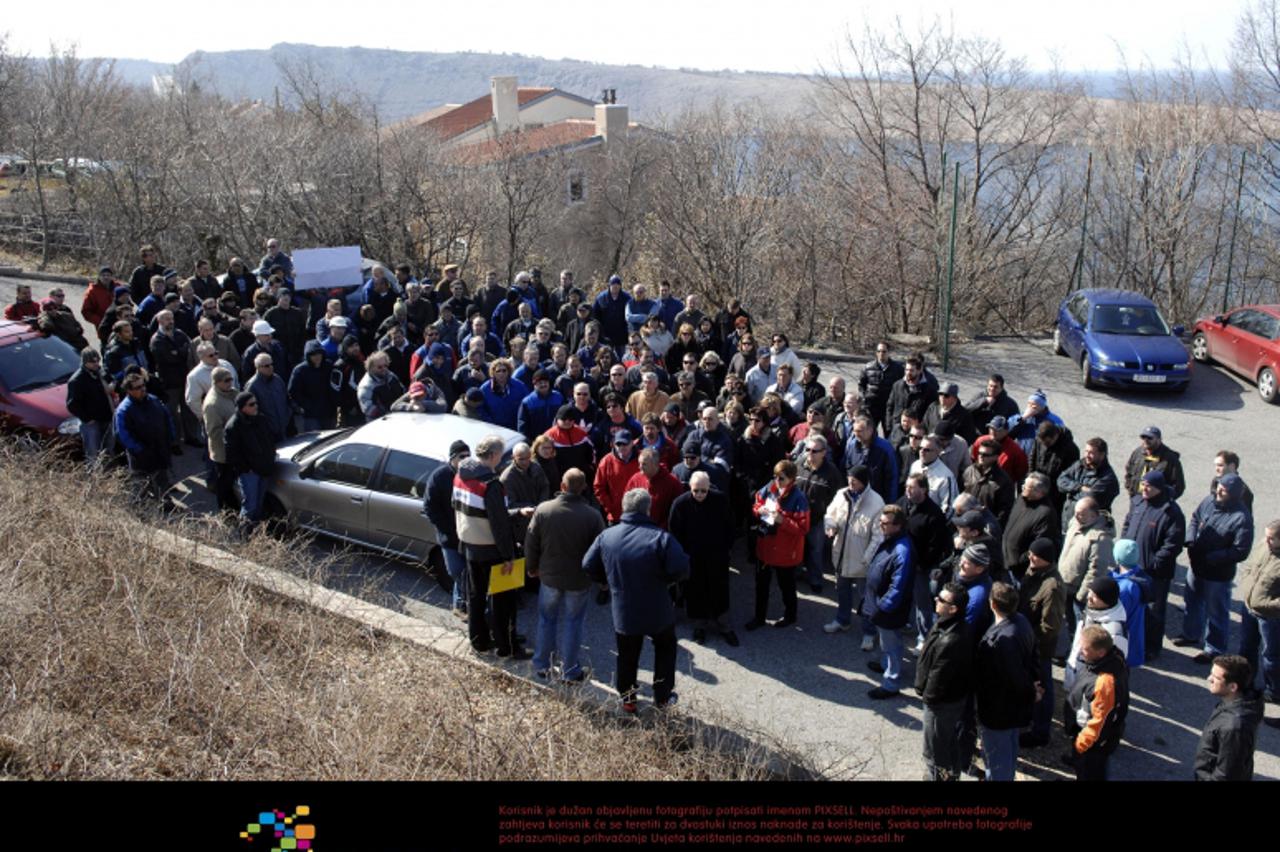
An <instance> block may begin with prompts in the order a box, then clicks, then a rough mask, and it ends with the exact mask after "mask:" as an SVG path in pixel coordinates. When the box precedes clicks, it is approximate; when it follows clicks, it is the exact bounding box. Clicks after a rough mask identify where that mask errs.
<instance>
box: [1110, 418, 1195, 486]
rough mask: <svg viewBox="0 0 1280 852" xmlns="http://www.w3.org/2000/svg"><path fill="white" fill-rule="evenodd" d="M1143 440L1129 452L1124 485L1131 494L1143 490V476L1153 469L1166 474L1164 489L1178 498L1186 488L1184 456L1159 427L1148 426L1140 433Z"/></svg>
mask: <svg viewBox="0 0 1280 852" xmlns="http://www.w3.org/2000/svg"><path fill="white" fill-rule="evenodd" d="M1139 437H1140V438H1141V440H1142V443H1141V444H1139V445H1138V447H1137V448H1136V449H1134V451H1133V452H1132V453H1130V454H1129V461H1128V463H1126V464H1125V466H1124V487H1125V490H1126V491H1128V492H1129V496H1130V497H1136V496H1137V494H1138V491H1139V490H1141V486H1142V477H1143V476H1145V475H1146V474H1147V473H1149V472H1150V471H1153V470H1158V471H1160V472H1161V473H1162V474H1164V482H1165V489H1166V491H1167V493H1168V495H1169V499H1170V500H1177V499H1178V498H1179V497H1181V496H1182V492H1183V491H1184V490H1185V489H1186V483H1187V480H1186V477H1184V476H1183V473H1182V458H1181V456H1180V455H1179V454H1178V453H1177V452H1176V451H1174V450H1172V449H1170V448H1169V447H1168V446H1167V445H1166V444H1165V443H1164V439H1163V436H1162V435H1161V433H1160V427H1159V426H1148V427H1147V428H1145V429H1143V430H1142V434H1141V435H1140V436H1139Z"/></svg>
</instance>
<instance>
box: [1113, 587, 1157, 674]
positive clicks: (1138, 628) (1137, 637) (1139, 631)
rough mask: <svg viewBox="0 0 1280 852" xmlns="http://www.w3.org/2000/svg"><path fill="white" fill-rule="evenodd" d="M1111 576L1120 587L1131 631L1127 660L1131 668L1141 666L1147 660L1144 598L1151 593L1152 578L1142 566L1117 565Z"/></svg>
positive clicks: (1121, 600)
mask: <svg viewBox="0 0 1280 852" xmlns="http://www.w3.org/2000/svg"><path fill="white" fill-rule="evenodd" d="M1111 576H1112V577H1114V578H1115V581H1116V584H1117V585H1118V586H1119V587H1120V606H1122V607H1124V620H1125V625H1126V627H1127V629H1128V633H1129V649H1128V651H1126V652H1125V660H1126V661H1127V662H1128V663H1129V668H1131V669H1136V668H1139V667H1140V666H1141V665H1142V664H1143V663H1145V662H1146V661H1147V642H1146V623H1147V608H1146V606H1145V604H1144V598H1146V597H1147V595H1148V594H1149V591H1148V590H1149V589H1150V587H1151V578H1150V577H1148V576H1147V575H1146V574H1145V573H1143V571H1142V569H1140V568H1125V567H1123V566H1120V565H1117V566H1115V567H1113V568H1112V569H1111Z"/></svg>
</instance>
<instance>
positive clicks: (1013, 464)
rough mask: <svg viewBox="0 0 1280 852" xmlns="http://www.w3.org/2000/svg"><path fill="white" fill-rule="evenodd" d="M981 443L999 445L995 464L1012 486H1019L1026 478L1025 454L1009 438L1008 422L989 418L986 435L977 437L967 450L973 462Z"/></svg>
mask: <svg viewBox="0 0 1280 852" xmlns="http://www.w3.org/2000/svg"><path fill="white" fill-rule="evenodd" d="M983 441H995V442H996V444H998V445H999V447H1000V456H999V458H997V459H996V464H997V465H999V466H1000V469H1001V470H1003V471H1004V472H1005V473H1007V474H1008V475H1009V478H1010V479H1012V480H1013V484H1014V486H1018V485H1020V484H1021V482H1022V480H1024V479H1026V478H1027V465H1028V462H1027V454H1026V453H1024V452H1023V451H1022V447H1020V446H1018V442H1017V441H1015V440H1013V439H1012V438H1010V437H1009V422H1008V421H1007V420H1005V419H1004V418H1003V417H1001V416H999V415H996V416H995V417H992V418H991V422H990V423H988V424H987V434H986V435H979V436H978V440H976V441H974V442H973V446H971V447H970V448H969V457H970V459H972V460H973V461H974V462H977V460H978V445H979V444H981V443H982V442H983Z"/></svg>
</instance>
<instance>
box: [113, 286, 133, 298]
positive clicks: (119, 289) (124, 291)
mask: <svg viewBox="0 0 1280 852" xmlns="http://www.w3.org/2000/svg"><path fill="white" fill-rule="evenodd" d="M129 292H130V291H129V288H128V287H127V286H126V285H124V284H121V285H120V286H119V287H117V288H116V289H114V290H112V291H111V298H112V299H119V298H120V297H121V296H123V295H125V294H127V293H129Z"/></svg>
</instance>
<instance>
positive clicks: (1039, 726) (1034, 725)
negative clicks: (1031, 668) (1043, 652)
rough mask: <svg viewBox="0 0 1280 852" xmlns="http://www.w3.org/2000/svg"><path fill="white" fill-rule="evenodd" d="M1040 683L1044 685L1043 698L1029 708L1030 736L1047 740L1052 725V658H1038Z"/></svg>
mask: <svg viewBox="0 0 1280 852" xmlns="http://www.w3.org/2000/svg"><path fill="white" fill-rule="evenodd" d="M1040 685H1041V686H1043V687H1044V698H1042V699H1040V700H1039V701H1037V702H1036V704H1035V706H1034V707H1032V708H1031V731H1030V733H1031V736H1033V737H1035V738H1037V739H1042V740H1047V739H1048V738H1049V732H1050V730H1051V729H1052V725H1053V660H1052V659H1050V658H1049V657H1041V658H1040Z"/></svg>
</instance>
